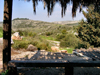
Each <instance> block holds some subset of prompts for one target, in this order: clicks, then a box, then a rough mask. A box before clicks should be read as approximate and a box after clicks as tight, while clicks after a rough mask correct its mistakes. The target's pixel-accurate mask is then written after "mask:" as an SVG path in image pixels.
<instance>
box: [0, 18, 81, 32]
mask: <svg viewBox="0 0 100 75" xmlns="http://www.w3.org/2000/svg"><path fill="white" fill-rule="evenodd" d="M78 22H79V21H61V22H52V23H51V22H44V21H35V20H29V19H22V18H21V19H20V18H17V19H14V20H12V30H13V31H17V30H21V31H22V30H26V31H33V32H36V33H45V32H53V33H56V32H58V33H59V32H61V30H63V29H65V30H68V31H69V30H71V29H72V26H73V25H78ZM0 26H3V23H2V22H0Z"/></svg>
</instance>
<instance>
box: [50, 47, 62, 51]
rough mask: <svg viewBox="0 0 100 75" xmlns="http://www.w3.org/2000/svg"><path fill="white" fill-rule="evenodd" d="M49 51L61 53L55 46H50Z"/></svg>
mask: <svg viewBox="0 0 100 75" xmlns="http://www.w3.org/2000/svg"><path fill="white" fill-rule="evenodd" d="M51 50H52V51H54V52H61V51H60V50H59V47H56V46H52V47H51Z"/></svg>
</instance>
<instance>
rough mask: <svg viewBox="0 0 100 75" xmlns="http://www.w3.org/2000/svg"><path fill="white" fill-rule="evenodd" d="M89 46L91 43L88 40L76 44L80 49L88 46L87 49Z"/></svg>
mask: <svg viewBox="0 0 100 75" xmlns="http://www.w3.org/2000/svg"><path fill="white" fill-rule="evenodd" d="M89 47H90V44H89V43H88V42H83V41H81V42H79V43H78V46H76V47H75V48H78V49H80V48H86V49H87V48H89Z"/></svg>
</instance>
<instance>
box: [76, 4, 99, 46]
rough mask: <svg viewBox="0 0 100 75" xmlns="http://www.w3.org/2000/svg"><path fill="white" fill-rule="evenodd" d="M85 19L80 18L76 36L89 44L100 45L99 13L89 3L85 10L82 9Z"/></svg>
mask: <svg viewBox="0 0 100 75" xmlns="http://www.w3.org/2000/svg"><path fill="white" fill-rule="evenodd" d="M83 15H84V16H85V18H86V21H84V20H81V22H80V23H79V27H78V28H77V32H78V37H79V38H80V39H81V40H82V41H85V42H89V44H90V45H94V46H95V47H98V46H100V13H99V12H97V11H96V10H95V9H94V6H93V5H90V6H89V7H88V9H87V12H85V11H83Z"/></svg>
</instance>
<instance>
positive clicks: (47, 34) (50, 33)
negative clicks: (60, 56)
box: [45, 32, 53, 36]
mask: <svg viewBox="0 0 100 75" xmlns="http://www.w3.org/2000/svg"><path fill="white" fill-rule="evenodd" d="M45 34H46V36H50V35H52V34H53V33H52V32H46V33H45Z"/></svg>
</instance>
